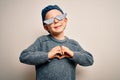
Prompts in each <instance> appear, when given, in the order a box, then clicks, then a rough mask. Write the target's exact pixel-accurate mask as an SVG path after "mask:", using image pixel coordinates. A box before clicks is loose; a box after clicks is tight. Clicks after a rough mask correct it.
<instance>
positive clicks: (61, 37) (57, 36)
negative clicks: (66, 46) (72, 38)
mask: <svg viewBox="0 0 120 80" xmlns="http://www.w3.org/2000/svg"><path fill="white" fill-rule="evenodd" d="M52 36H53V37H54V38H55V39H57V40H64V39H65V36H64V33H61V34H52Z"/></svg>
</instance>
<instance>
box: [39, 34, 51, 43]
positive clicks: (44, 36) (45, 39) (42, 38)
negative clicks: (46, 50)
mask: <svg viewBox="0 0 120 80" xmlns="http://www.w3.org/2000/svg"><path fill="white" fill-rule="evenodd" d="M49 40H50V39H49V35H42V36H39V37H38V38H37V41H39V42H46V41H49Z"/></svg>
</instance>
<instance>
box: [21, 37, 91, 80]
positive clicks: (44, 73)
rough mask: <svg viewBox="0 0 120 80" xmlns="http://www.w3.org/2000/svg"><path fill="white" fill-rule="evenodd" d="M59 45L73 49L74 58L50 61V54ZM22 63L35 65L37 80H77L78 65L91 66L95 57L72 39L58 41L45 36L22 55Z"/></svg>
mask: <svg viewBox="0 0 120 80" xmlns="http://www.w3.org/2000/svg"><path fill="white" fill-rule="evenodd" d="M59 45H63V46H66V47H68V48H69V49H71V50H72V51H73V52H74V56H73V58H63V59H57V58H54V59H51V60H50V59H48V52H49V51H50V50H51V49H52V48H53V47H55V46H59ZM20 61H21V62H22V63H26V64H31V65H35V67H36V80H75V79H76V78H75V74H76V72H75V69H76V65H77V64H79V65H81V66H90V65H92V64H93V57H92V55H91V54H90V53H89V52H87V51H85V50H83V49H82V48H81V47H80V45H79V44H78V42H76V41H74V40H72V39H69V38H67V37H66V38H65V39H64V40H56V39H54V38H53V37H52V36H51V35H44V36H41V37H39V38H38V39H37V40H36V41H35V42H34V43H33V44H32V45H31V46H30V47H28V48H27V49H25V50H24V51H23V52H22V53H21V55H20Z"/></svg>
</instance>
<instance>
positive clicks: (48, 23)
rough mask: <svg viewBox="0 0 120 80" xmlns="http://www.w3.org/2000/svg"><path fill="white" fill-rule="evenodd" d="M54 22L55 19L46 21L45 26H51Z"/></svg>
mask: <svg viewBox="0 0 120 80" xmlns="http://www.w3.org/2000/svg"><path fill="white" fill-rule="evenodd" d="M53 22H54V18H50V19H47V20H45V21H44V23H45V24H47V25H50V24H52V23H53Z"/></svg>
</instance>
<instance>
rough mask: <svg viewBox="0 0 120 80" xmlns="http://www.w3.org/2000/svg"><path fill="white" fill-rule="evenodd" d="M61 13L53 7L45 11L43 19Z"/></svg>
mask: <svg viewBox="0 0 120 80" xmlns="http://www.w3.org/2000/svg"><path fill="white" fill-rule="evenodd" d="M61 14H62V13H61V12H60V11H59V10H57V9H53V10H50V11H48V12H47V14H46V16H45V19H48V18H52V17H56V16H57V15H61Z"/></svg>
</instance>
